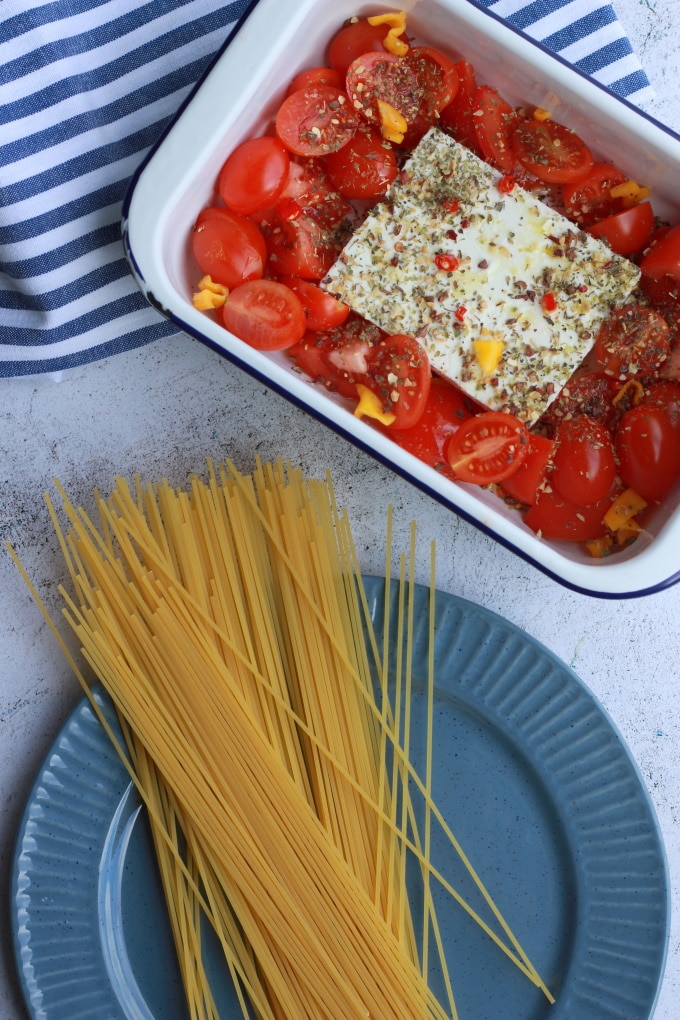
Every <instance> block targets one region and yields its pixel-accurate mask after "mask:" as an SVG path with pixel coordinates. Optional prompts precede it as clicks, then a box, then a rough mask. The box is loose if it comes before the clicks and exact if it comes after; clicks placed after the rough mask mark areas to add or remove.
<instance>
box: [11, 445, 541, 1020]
mask: <svg viewBox="0 0 680 1020" xmlns="http://www.w3.org/2000/svg"><path fill="white" fill-rule="evenodd" d="M59 491H60V494H61V497H62V501H63V507H64V511H65V513H66V516H67V519H68V527H67V528H66V529H64V528H63V527H62V526H61V524H60V523H59V519H58V514H57V512H56V510H55V509H54V507H53V506H52V503H51V501H49V500H48V505H49V507H50V512H51V514H52V517H53V520H54V523H55V527H56V529H57V533H58V535H59V540H60V543H61V547H62V550H63V553H64V557H65V560H66V562H67V564H68V568H69V572H70V575H71V580H72V587H73V592H72V593H71V594H69V593H67V592H66V591H63V597H64V600H65V611H64V612H65V617H66V619H67V621H68V623H69V624H70V626H71V628H72V629H73V631H74V632H75V634H76V636H77V638H78V640H79V642H80V644H81V647H82V651H83V655H84V657H85V659H86V660H87V662H88V663H89V665H90V666H91V667H92V669H93V670H94V673H95V675H96V676H97V677H98V678H99V679H100V680H101V682H102V683H103V685H104V687H105V688H106V690H107V692H108V693H109V695H110V697H111V699H112V701H113V703H114V705H115V706H116V709H117V711H118V713H119V717H120V719H121V721H122V724H123V732H124V734H125V738H126V749H125V750H123V749H122V748H121V754H124V755H125V756H126V760H127V761H128V767H129V768H130V770H131V773H132V775H133V777H134V779H135V782H136V783H137V786H138V788H139V790H140V793H141V795H142V797H143V799H144V801H145V803H146V805H147V808H148V810H149V815H150V818H151V822H152V829H153V832H154V840H155V846H156V853H157V857H158V861H159V868H160V871H161V876H162V878H163V883H164V888H165V890H166V899H167V902H168V911H169V917H170V921H171V925H172V929H173V932H174V935H175V941H176V944H177V949H178V959H179V965H180V969H181V971H182V975H183V979H184V984H185V988H186V991H187V1001H188V1003H189V1008H190V1015H191V1016H192V1018H193V1017H196V1020H199V1018H205V1020H212V1018H216V1017H217V1015H218V1014H217V1010H216V1006H215V1003H214V1001H213V998H212V995H211V991H210V986H209V981H208V979H207V977H206V975H205V973H204V970H203V963H202V936H201V917H202V916H204V917H207V918H208V920H209V922H210V924H211V925H212V926H213V928H214V930H215V932H216V933H217V936H218V938H219V940H220V943H221V945H222V949H223V952H224V956H225V960H226V962H227V965H228V967H229V969H230V971H231V973H232V976H233V978H234V984H235V987H236V989H237V994H238V997H239V1001H240V1002H241V1008H242V1011H243V1014H244V1016H245V1015H247V1013H246V1008H247V1007H246V1003H247V1002H249V1003H250V1005H251V1006H252V1008H253V1009H254V1010H255V1012H256V1014H257V1015H258V1016H259V1017H262V1018H265V1020H269V1018H271V1020H301V1018H305V1017H309V1018H312V1017H313V1018H314V1020H317V1018H318V1020H325V1018H327V1020H337V1018H338V1017H343V1018H347V1020H351V1018H353V1017H356V1018H359V1017H362V1018H364V1017H379V1018H380V1020H389V1018H390V1017H393V1018H394V1020H403V1018H404V1017H406V1016H407V1017H409V1018H414V1020H415V1018H419V1017H422V1018H423V1020H430V1018H431V1020H444V1018H446V1017H449V1018H450V1017H453V1018H454V1020H455V1018H456V1017H457V1012H456V1006H455V1000H454V995H453V987H452V982H451V980H450V978H449V976H448V974H447V972H446V962H445V952H444V946H443V945H442V940H441V936H440V933H439V928H438V924H437V919H436V914H435V911H434V905H433V897H432V893H431V887H432V885H433V883H439V884H441V885H442V886H443V887H444V888H446V889H448V891H449V892H450V893H451V895H453V896H454V898H456V899H457V900H458V902H460V903H461V905H462V906H464V907H465V909H467V910H468V912H469V913H471V914H472V916H474V917H475V919H476V920H477V921H478V922H479V923H480V924H481V925H482V927H483V928H484V930H485V931H487V933H488V934H489V936H490V937H491V938H493V939H494V941H495V942H496V943H497V944H498V945H499V947H500V948H501V949H502V950H503V952H505V953H506V954H507V955H508V956H510V957H511V958H512V959H513V960H514V961H515V962H516V963H517V966H518V967H520V969H522V970H523V971H524V972H525V974H526V975H527V977H528V978H529V979H530V980H531V981H532V982H533V983H534V984H537V985H539V986H540V987H542V988H543V989H544V991H545V992H546V994H547V995H548V996H549V993H548V992H547V989H545V987H544V986H543V984H542V982H541V980H540V978H539V976H538V975H537V973H536V971H535V969H534V968H533V966H532V965H531V963H530V962H529V960H528V959H527V958H526V956H525V954H524V953H523V952H522V950H521V948H520V946H519V944H518V942H517V940H516V939H515V937H514V936H513V935H512V933H511V932H510V929H509V927H508V926H507V924H506V923H505V921H504V920H503V919H502V917H501V916H500V913H499V912H498V910H497V908H496V907H495V906H494V904H493V903H492V901H491V899H490V897H488V894H486V892H485V890H484V889H483V886H482V884H481V880H480V879H479V878H478V876H476V875H475V873H474V870H473V869H472V866H471V865H469V862H467V860H466V858H465V857H464V854H463V853H462V849H461V848H460V847H458V845H457V844H456V842H455V839H454V837H453V834H452V833H450V832H449V830H448V826H447V824H446V822H445V820H444V819H443V818H442V817H441V815H440V814H439V812H438V810H437V808H436V805H435V804H434V802H433V800H432V796H431V753H432V747H431V745H432V711H433V707H432V686H433V667H432V662H430V669H429V671H428V672H429V675H430V689H429V691H428V755H427V761H428V763H427V766H426V776H425V779H424V780H422V779H421V778H420V777H418V776H417V775H416V774H415V772H414V770H413V767H412V765H411V763H410V760H409V740H410V738H409V733H410V701H411V661H410V655H411V643H412V642H411V638H412V629H413V620H412V615H411V607H412V597H411V593H412V587H413V573H412V566H411V570H410V571H409V572H407V571H406V567H405V560H404V559H403V558H402V562H401V566H400V577H399V581H398V584H399V591H400V596H399V597H400V613H399V623H398V629H399V633H398V634H397V635H396V644H397V648H398V649H399V650H400V651H399V654H398V656H397V665H396V673H397V676H396V677H389V676H388V671H387V665H386V663H387V661H388V656H387V654H386V648H387V646H388V644H389V641H390V640H391V638H390V635H389V634H388V633H387V629H386V633H385V639H384V640H385V646H384V647H383V648H382V649H379V648H378V645H377V642H376V638H375V635H374V634H373V633H372V630H371V626H370V614H369V613H368V607H367V605H366V596H365V593H364V591H363V585H362V580H361V574H360V571H359V569H358V564H357V558H356V553H355V550H354V547H353V543H352V536H351V530H350V527H349V523H348V521H347V519H346V516H345V515H344V514H342V513H340V512H339V510H338V508H337V506H336V504H335V500H334V496H333V490H332V485H331V482H330V479H329V478H326V479H325V481H324V482H317V481H314V480H306V479H304V477H303V476H302V473H301V472H300V471H299V470H294V469H292V468H291V467H290V466H284V465H283V464H282V463H281V462H277V463H275V464H264V465H263V464H258V465H257V468H256V470H255V471H254V473H253V474H252V475H251V476H244V475H242V474H240V473H239V472H238V471H237V470H236V469H235V468H234V466H233V465H231V464H229V465H223V466H222V467H220V468H219V470H216V469H215V468H214V467H213V466H212V465H209V471H208V480H207V482H203V481H200V480H199V479H198V478H193V479H192V480H191V484H190V486H189V487H188V488H187V490H186V491H184V490H175V489H173V488H172V487H171V486H170V485H169V484H168V483H167V482H161V483H159V484H157V485H148V486H143V485H142V484H141V482H140V480H139V479H136V480H135V483H134V485H132V486H131V485H130V484H129V483H128V482H127V481H126V480H125V479H118V480H117V484H116V487H115V489H114V491H113V493H112V495H111V497H110V498H109V499H107V500H105V499H103V498H101V497H99V496H97V506H98V513H99V521H98V522H97V523H96V524H95V523H93V521H92V520H91V519H90V518H89V517H88V515H87V514H86V513H85V512H84V511H83V510H82V509H81V510H78V509H76V508H75V507H74V506H73V505H72V504H71V502H70V501H69V499H68V497H67V496H66V494H65V493H64V492H63V490H61V488H60V490H59ZM388 544H389V543H388ZM15 559H16V557H15ZM413 559H414V557H413V554H412V555H411V565H412V564H413ZM407 573H408V576H407ZM29 583H30V582H29ZM388 587H389V585H388ZM34 594H36V593H35V592H34ZM433 615H434V614H433V609H432V608H431V618H433ZM55 630H56V628H55ZM57 633H58V630H57ZM431 643H432V642H431ZM402 650H403V651H402ZM81 678H82V674H81ZM83 683H85V682H84V680H83ZM85 686H87V685H86V684H85ZM414 785H415V787H416V788H417V789H418V790H419V791H420V794H421V795H422V797H423V798H424V801H425V805H426V812H425V825H424V830H423V832H422V833H421V832H420V831H419V830H418V826H417V825H416V823H415V811H414V808H413V804H412V802H411V793H410V790H411V788H412V787H413V786H414ZM434 824H439V825H441V826H442V828H443V829H444V831H445V832H446V833H447V834H448V835H450V838H451V841H452V846H453V847H454V849H455V850H456V852H457V853H458V854H459V855H460V856H461V858H462V859H463V860H464V862H465V863H466V865H467V866H468V867H469V870H470V873H471V874H472V876H473V878H474V880H475V881H476V882H477V884H478V886H479V888H480V889H481V890H482V892H483V895H484V897H485V899H486V901H487V903H488V904H489V908H490V912H491V915H492V916H493V918H494V919H495V921H496V922H498V926H499V927H500V932H501V933H502V934H498V933H497V932H495V931H494V930H492V927H491V925H490V924H489V923H488V922H486V921H484V920H483V919H482V918H480V917H478V916H477V915H476V914H475V913H474V912H473V911H472V910H471V908H469V907H468V906H467V905H466V904H465V903H464V901H463V900H462V898H461V897H459V896H458V894H457V893H456V891H455V890H454V889H453V888H451V887H450V885H449V884H448V883H447V882H446V880H445V879H444V878H443V876H441V875H439V874H438V873H437V872H436V871H435V870H434V869H433V867H432V865H431V862H430V859H429V849H430V842H431V830H432V826H433V825H434ZM407 856H410V859H412V860H414V861H415V862H416V863H417V865H418V869H419V873H420V875H421V880H422V900H423V903H424V908H423V918H422V930H421V931H420V932H419V933H418V932H417V931H416V925H415V924H414V920H413V917H412V916H411V910H410V905H409V897H408V892H407ZM433 958H435V959H436V962H437V966H438V967H439V968H440V971H441V973H442V974H443V975H444V987H445V988H446V996H445V998H446V1001H445V1002H440V1001H438V1000H437V998H436V997H435V995H434V994H433V992H432V991H431V990H430V987H429V982H428V973H429V971H430V970H431V968H432V960H433Z"/></svg>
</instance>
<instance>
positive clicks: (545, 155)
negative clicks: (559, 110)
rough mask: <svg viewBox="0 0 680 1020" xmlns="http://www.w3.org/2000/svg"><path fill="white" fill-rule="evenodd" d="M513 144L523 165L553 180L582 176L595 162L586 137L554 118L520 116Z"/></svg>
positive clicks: (540, 177) (514, 131)
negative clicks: (532, 118)
mask: <svg viewBox="0 0 680 1020" xmlns="http://www.w3.org/2000/svg"><path fill="white" fill-rule="evenodd" d="M512 147H513V150H514V153H515V156H516V157H517V159H518V160H519V162H520V163H521V164H522V166H524V167H526V169H527V170H529V171H531V173H532V174H534V175H535V176H536V177H538V178H539V180H541V181H548V182H550V183H552V184H565V183H567V182H569V181H579V180H582V179H583V178H584V177H586V176H587V175H588V173H589V171H590V169H591V168H592V166H593V162H594V161H593V156H592V153H591V151H590V149H589V148H588V146H587V145H586V143H585V142H584V141H583V139H582V138H580V137H579V136H578V135H577V134H576V132H575V131H572V130H570V128H568V127H565V126H564V125H563V124H560V123H559V122H558V121H554V120H528V119H524V118H520V119H518V120H517V123H516V124H515V127H514V130H513V132H512Z"/></svg>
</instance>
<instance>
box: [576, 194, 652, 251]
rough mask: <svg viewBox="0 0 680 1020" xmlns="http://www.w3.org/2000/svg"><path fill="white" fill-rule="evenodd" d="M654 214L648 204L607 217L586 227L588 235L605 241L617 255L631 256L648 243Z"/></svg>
mask: <svg viewBox="0 0 680 1020" xmlns="http://www.w3.org/2000/svg"><path fill="white" fill-rule="evenodd" d="M653 229H654V213H653V211H652V207H651V205H650V204H649V202H640V204H639V205H634V206H632V208H630V209H624V210H623V211H622V212H618V213H614V214H613V215H612V216H607V217H606V218H605V219H603V220H598V221H597V223H593V224H591V226H589V227H588V233H589V234H592V235H593V237H599V238H600V239H601V240H603V241H606V242H607V244H608V245H609V247H610V248H611V250H612V251H614V252H616V254H617V255H633V254H635V252H638V251H642V249H643V248H645V247H646V245H647V244H648V243H649V239H650V237H651V236H652V230H653Z"/></svg>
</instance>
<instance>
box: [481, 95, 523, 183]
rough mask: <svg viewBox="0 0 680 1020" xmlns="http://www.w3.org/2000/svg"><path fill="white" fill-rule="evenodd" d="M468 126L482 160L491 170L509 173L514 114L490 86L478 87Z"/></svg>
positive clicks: (513, 159) (511, 161)
mask: <svg viewBox="0 0 680 1020" xmlns="http://www.w3.org/2000/svg"><path fill="white" fill-rule="evenodd" d="M474 107H475V108H474V111H473V114H472V122H473V126H474V129H475V134H476V135H477V141H478V143H479V148H480V150H481V153H482V156H483V157H484V159H485V160H487V161H488V162H489V163H492V164H493V166H495V167H498V168H499V169H501V170H506V171H508V172H509V171H511V170H512V169H513V168H514V166H515V162H516V159H515V153H514V151H513V148H512V145H511V143H510V136H511V134H512V130H513V128H514V126H515V122H516V120H517V116H518V115H517V112H516V111H515V109H514V108H513V107H512V106H510V104H509V103H506V101H505V100H504V99H503V98H502V97H501V96H500V94H499V93H498V91H497V89H494V88H492V87H491V86H490V85H480V86H479V88H478V89H477V95H476V96H475V101H474Z"/></svg>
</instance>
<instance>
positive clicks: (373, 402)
mask: <svg viewBox="0 0 680 1020" xmlns="http://www.w3.org/2000/svg"><path fill="white" fill-rule="evenodd" d="M357 393H358V394H359V403H358V404H357V406H356V407H355V408H354V414H355V417H357V418H375V419H376V421H379V422H381V423H382V424H383V425H391V424H392V422H393V421H394V420H395V418H396V417H397V416H396V414H391V413H390V412H389V411H385V410H383V405H382V401H381V400H380V398H379V397H377V396H376V395H375V393H374V392H373V390H369V388H368V386H364V385H363V383H357Z"/></svg>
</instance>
